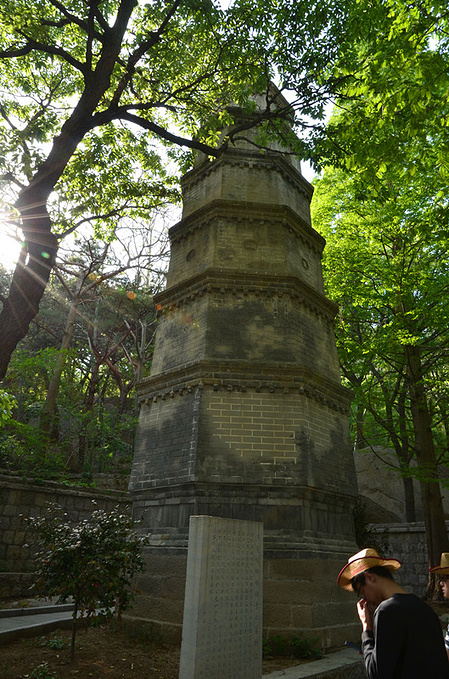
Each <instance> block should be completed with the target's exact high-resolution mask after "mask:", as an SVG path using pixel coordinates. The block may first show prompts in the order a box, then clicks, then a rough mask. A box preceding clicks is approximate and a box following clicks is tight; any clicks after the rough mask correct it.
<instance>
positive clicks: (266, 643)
mask: <svg viewBox="0 0 449 679" xmlns="http://www.w3.org/2000/svg"><path fill="white" fill-rule="evenodd" d="M318 641H319V640H318V638H313V639H308V638H307V637H283V636H281V635H276V636H273V637H269V638H268V639H263V655H264V656H291V657H294V658H300V659H301V660H317V659H318V658H321V655H322V654H321V651H319V649H318V648H317V647H316V644H317V643H318Z"/></svg>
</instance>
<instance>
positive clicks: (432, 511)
mask: <svg viewBox="0 0 449 679" xmlns="http://www.w3.org/2000/svg"><path fill="white" fill-rule="evenodd" d="M404 350H405V354H406V358H407V374H408V377H409V386H410V404H411V411H412V419H413V427H414V432H415V449H416V458H417V462H418V466H419V471H420V487H421V499H422V507H423V514H424V522H425V526H426V539H427V551H428V557H429V566H434V565H435V564H438V563H439V562H440V556H441V553H442V552H449V540H448V535H447V530H446V524H445V518H444V510H443V502H442V499H441V490H440V484H439V479H438V465H437V458H436V453H435V446H434V441H433V435H432V427H431V425H432V420H431V416H430V412H429V408H428V403H427V398H426V391H425V387H424V382H423V377H422V367H421V357H420V353H419V347H416V346H410V345H409V346H406V347H404ZM429 582H430V581H429ZM429 594H431V592H429Z"/></svg>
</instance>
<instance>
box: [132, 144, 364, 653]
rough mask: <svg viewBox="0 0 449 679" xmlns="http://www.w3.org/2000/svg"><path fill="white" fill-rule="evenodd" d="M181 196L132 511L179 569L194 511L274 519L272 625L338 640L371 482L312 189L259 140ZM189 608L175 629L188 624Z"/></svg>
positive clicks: (269, 593)
mask: <svg viewBox="0 0 449 679" xmlns="http://www.w3.org/2000/svg"><path fill="white" fill-rule="evenodd" d="M254 134H255V133H254ZM284 151H285V150H284ZM182 190H183V214H182V219H181V221H180V222H179V223H178V224H177V225H175V226H174V227H173V228H172V229H171V230H170V242H171V259H170V267H169V272H168V276H167V287H166V289H165V291H164V292H162V293H160V294H159V295H158V296H157V297H156V298H155V303H156V306H157V309H158V310H159V321H158V330H157V333H156V341H155V350H154V359H153V364H152V373H151V377H149V378H147V379H146V380H144V381H143V382H141V384H140V385H139V392H138V393H139V402H140V419H139V427H138V432H137V438H136V445H135V456H134V464H133V469H132V475H131V481H130V490H131V493H132V497H133V507H134V516H135V518H136V519H137V520H140V521H141V522H142V523H141V526H142V528H143V529H144V530H146V531H147V532H148V533H149V535H150V537H151V544H152V547H151V548H150V551H149V554H150V553H152V555H153V557H154V556H157V558H158V563H159V564H162V563H164V564H165V565H164V566H162V568H163V569H165V568H167V569H168V570H170V568H171V566H170V563H172V562H171V559H176V558H178V557H179V558H184V559H185V549H186V545H187V534H188V525H189V517H190V516H192V515H208V516H218V517H223V518H233V519H243V520H250V521H261V522H263V524H264V536H265V542H264V546H265V576H266V588H265V612H264V626H265V629H266V630H267V631H269V632H270V633H271V632H273V633H285V632H286V630H290V631H291V630H293V631H295V630H296V631H299V630H303V631H305V632H308V633H317V634H319V635H320V636H321V638H322V644H323V645H324V646H329V645H336V644H338V643H341V641H343V640H344V639H343V638H342V635H343V636H346V637H347V631H344V624H345V623H349V622H350V623H351V624H352V623H353V622H354V603H353V601H352V600H351V601H350V602H349V601H348V597H347V596H343V597H342V598H341V600H340V596H341V592H339V590H338V588H337V587H336V585H335V581H336V576H337V573H338V571H339V569H340V567H341V566H342V565H343V564H344V563H345V561H346V558H347V557H348V556H349V555H350V554H351V553H354V552H355V551H357V547H356V545H355V542H354V530H353V521H352V508H353V503H354V500H355V497H356V495H357V484H356V476H355V469H354V462H353V457H352V451H351V445H350V441H349V433H348V423H347V418H348V411H349V406H350V401H351V395H350V393H349V392H348V391H347V390H346V389H345V388H343V387H342V386H341V383H340V372H339V364H338V357H337V351H336V346H335V339H334V332H333V322H334V317H335V315H336V312H337V308H336V306H335V305H334V304H333V303H332V302H330V301H329V300H328V299H326V297H325V296H324V291H323V278H322V271H321V255H322V252H323V248H324V240H323V238H322V237H321V236H320V235H319V234H318V233H317V232H316V231H314V230H313V228H312V226H311V220H310V207H309V206H310V200H311V197H312V190H313V189H312V187H311V185H310V184H309V183H308V182H307V181H306V180H305V179H304V177H303V176H302V175H301V172H300V169H299V164H298V163H297V162H295V161H294V159H293V156H292V155H289V154H287V153H285V152H281V150H279V148H277V149H276V148H273V149H272V150H271V151H268V152H265V153H260V152H259V151H258V150H255V149H254V147H253V146H252V145H251V144H250V143H245V144H241V145H240V146H238V147H235V148H230V149H229V150H228V151H226V153H224V154H223V155H222V156H221V157H220V158H219V159H218V160H214V161H212V162H210V161H208V160H207V159H206V158H199V159H198V160H197V164H196V166H195V167H194V169H193V170H192V171H190V172H189V173H187V174H186V175H185V176H184V177H183V180H182ZM151 550H153V551H152V552H151ZM161 559H162V561H161ZM151 560H152V559H151V557H150V556H149V563H151ZM179 563H180V562H179V561H178V562H177V565H176V566H174V568H175V570H178V569H179ZM158 568H159V570H160V568H161V566H159V567H158ZM147 577H148V578H150V579H151V578H152V576H151V575H148V576H147ZM154 577H155V579H152V580H151V582H152V585H151V586H150V585H149V584H148V583H147V586H146V590H147V592H148V590H149V588H150V587H151V588H153V592H154V591H155V590H154V587H155V582H159V584H160V583H161V580H160V578H159V575H158V574H157V573H155V574H154ZM144 587H145V586H144ZM156 589H157V587H156ZM148 596H149V598H148V599H147V601H146V603H144V602H143V601H142V600H141V602H140V604H139V605H138V606H137V607H138V609H139V611H140V612H138V613H137V614H138V615H142V617H143V609H145V608H146V606H148V607H153V606H154V605H155V602H154V601H153V600H152V599H151V596H150V595H149V594H148ZM166 596H170V594H167V595H166ZM331 597H332V599H333V600H335V601H338V602H339V603H338V605H337V604H335V605H334V606H331V607H329V605H328V602H329V598H331ZM157 598H158V602H157V603H158V605H161V606H162V602H163V599H164V595H163V594H162V596H160V597H157ZM349 598H350V597H349ZM175 608H176V606H175ZM171 610H172V612H173V606H172V607H171ZM179 613H180V617H179V615H178V617H177V620H175V618H176V615H171V617H172V618H173V619H172V620H171V621H168V620H167V621H166V622H167V623H169V622H170V623H172V624H173V625H174V627H176V626H177V625H180V624H181V620H182V606H181V610H180V611H179ZM329 616H330V617H331V621H330V618H329ZM159 622H161V624H162V623H163V622H164V621H162V620H160V621H159ZM342 624H343V628H342ZM342 630H343V632H342Z"/></svg>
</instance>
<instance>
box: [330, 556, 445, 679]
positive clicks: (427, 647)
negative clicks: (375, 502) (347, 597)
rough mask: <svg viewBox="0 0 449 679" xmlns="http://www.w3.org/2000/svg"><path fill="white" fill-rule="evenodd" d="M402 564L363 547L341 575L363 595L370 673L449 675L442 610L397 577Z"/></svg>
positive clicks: (404, 678)
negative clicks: (441, 621) (425, 600)
mask: <svg viewBox="0 0 449 679" xmlns="http://www.w3.org/2000/svg"><path fill="white" fill-rule="evenodd" d="M400 567H401V563H400V561H398V560H397V559H384V558H383V557H381V556H379V554H378V553H377V552H376V550H375V549H362V551H361V552H358V553H357V554H354V556H352V557H351V558H350V559H348V563H347V564H346V565H345V566H344V567H343V568H342V569H341V571H340V573H339V575H338V578H337V582H338V584H339V586H340V587H342V588H343V589H346V590H348V591H349V592H356V594H357V595H358V597H359V601H358V602H357V612H358V614H359V618H360V622H361V623H362V651H363V658H364V661H365V668H366V673H367V675H368V679H443V678H444V679H449V662H448V658H447V656H446V653H445V650H444V643H443V635H442V631H441V625H440V621H439V619H438V616H437V614H436V613H435V612H434V611H433V610H432V608H431V607H430V606H429V605H428V604H427V603H425V602H424V601H423V600H422V599H420V598H419V597H417V596H415V595H414V594H409V593H408V592H406V591H405V589H403V588H402V587H401V586H400V585H398V584H397V583H396V581H395V579H394V577H393V573H394V572H395V571H396V570H397V569H398V568H400ZM374 609H375V612H374V613H373V610H374Z"/></svg>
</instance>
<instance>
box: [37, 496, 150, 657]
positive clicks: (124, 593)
mask: <svg viewBox="0 0 449 679" xmlns="http://www.w3.org/2000/svg"><path fill="white" fill-rule="evenodd" d="M27 522H28V524H29V526H30V528H31V530H32V531H34V532H35V533H36V534H37V536H38V537H39V539H40V542H41V549H40V551H39V553H38V555H37V557H36V560H37V569H36V574H37V581H36V582H35V584H34V586H33V589H34V591H35V592H36V593H43V594H45V595H46V596H52V597H57V601H58V603H65V602H66V601H71V602H73V604H74V611H73V617H72V620H73V622H72V644H71V657H72V660H73V657H74V653H75V635H76V622H77V618H78V615H80V614H81V615H85V616H86V617H89V616H94V615H95V614H96V611H97V609H101V611H102V614H103V615H105V616H106V617H110V616H112V615H113V614H114V612H116V613H117V614H118V617H120V613H121V611H123V610H125V609H126V608H127V607H128V606H129V604H130V602H131V600H132V598H133V595H134V592H133V591H132V588H131V578H132V576H133V575H134V574H135V573H137V572H139V571H142V570H143V569H144V562H143V559H142V555H141V551H142V549H143V546H144V545H145V544H146V543H147V538H146V537H143V536H139V535H137V533H135V532H133V531H132V526H133V522H132V519H131V518H130V517H129V516H125V515H124V514H121V513H120V511H119V509H118V508H116V509H114V510H113V511H112V512H105V511H104V510H96V511H94V512H92V515H91V516H90V517H89V518H88V519H85V520H84V521H81V522H80V523H77V524H74V523H70V522H69V521H67V516H66V515H65V514H64V512H63V510H62V509H61V507H59V505H56V504H51V505H49V506H48V511H47V515H46V516H43V517H38V518H29V519H27Z"/></svg>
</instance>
